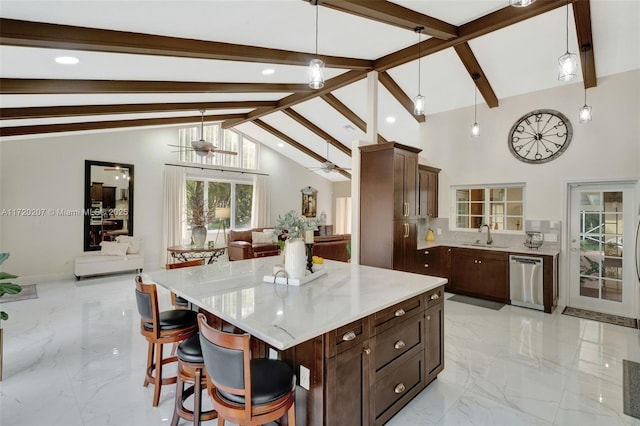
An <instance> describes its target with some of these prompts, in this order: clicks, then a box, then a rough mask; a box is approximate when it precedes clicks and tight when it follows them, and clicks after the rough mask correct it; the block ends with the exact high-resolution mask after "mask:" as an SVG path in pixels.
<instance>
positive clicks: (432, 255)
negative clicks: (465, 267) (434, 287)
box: [414, 247, 440, 276]
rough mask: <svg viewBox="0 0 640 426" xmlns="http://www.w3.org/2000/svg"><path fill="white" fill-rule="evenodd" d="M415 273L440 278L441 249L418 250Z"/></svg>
mask: <svg viewBox="0 0 640 426" xmlns="http://www.w3.org/2000/svg"><path fill="white" fill-rule="evenodd" d="M414 272H415V273H416V274H422V275H434V276H440V247H432V248H428V249H422V250H418V251H417V252H416V256H415V267H414Z"/></svg>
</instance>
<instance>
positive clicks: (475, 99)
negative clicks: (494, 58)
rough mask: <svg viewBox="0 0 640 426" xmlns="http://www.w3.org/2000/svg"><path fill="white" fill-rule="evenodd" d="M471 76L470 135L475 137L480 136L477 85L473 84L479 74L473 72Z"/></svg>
mask: <svg viewBox="0 0 640 426" xmlns="http://www.w3.org/2000/svg"><path fill="white" fill-rule="evenodd" d="M471 78H473V81H474V84H473V90H474V92H473V126H471V137H473V138H477V137H479V136H480V125H479V124H478V86H477V85H476V84H475V81H476V80H478V79H479V78H480V74H478V73H474V74H473V75H472V76H471Z"/></svg>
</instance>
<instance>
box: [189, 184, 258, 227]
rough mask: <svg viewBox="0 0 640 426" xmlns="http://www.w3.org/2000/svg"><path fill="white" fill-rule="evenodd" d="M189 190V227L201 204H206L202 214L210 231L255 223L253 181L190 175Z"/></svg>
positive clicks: (248, 225)
mask: <svg viewBox="0 0 640 426" xmlns="http://www.w3.org/2000/svg"><path fill="white" fill-rule="evenodd" d="M205 188H206V190H205ZM186 194H187V204H186V207H187V211H186V217H187V229H191V227H192V226H193V225H194V222H195V221H194V217H195V218H196V219H197V217H198V214H197V211H196V210H197V206H198V205H203V206H206V207H205V209H204V214H201V216H204V223H206V227H207V229H208V230H209V231H216V232H218V231H219V230H222V229H243V228H249V227H251V204H252V201H253V184H252V183H247V182H240V181H222V180H215V179H206V178H187V182H186ZM194 211H195V213H196V214H194Z"/></svg>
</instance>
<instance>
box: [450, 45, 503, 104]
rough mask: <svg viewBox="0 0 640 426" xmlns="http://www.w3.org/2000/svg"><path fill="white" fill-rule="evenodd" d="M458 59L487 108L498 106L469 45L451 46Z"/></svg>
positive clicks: (496, 98)
mask: <svg viewBox="0 0 640 426" xmlns="http://www.w3.org/2000/svg"><path fill="white" fill-rule="evenodd" d="M453 48H454V49H455V51H456V53H457V54H458V57H459V58H460V60H461V61H462V64H463V65H464V67H465V68H466V69H467V72H468V73H469V76H470V77H471V78H472V79H473V80H474V82H475V85H476V87H477V88H478V90H479V91H480V94H481V95H482V97H483V98H484V101H485V102H486V103H487V105H488V106H489V108H495V107H497V106H498V97H497V96H496V94H495V92H494V91H493V89H492V88H491V84H490V83H489V80H487V76H486V75H485V74H484V71H482V67H480V64H479V63H478V60H477V59H476V56H475V55H474V54H473V51H472V50H471V47H470V46H469V43H467V42H464V43H460V44H457V45H455V46H453Z"/></svg>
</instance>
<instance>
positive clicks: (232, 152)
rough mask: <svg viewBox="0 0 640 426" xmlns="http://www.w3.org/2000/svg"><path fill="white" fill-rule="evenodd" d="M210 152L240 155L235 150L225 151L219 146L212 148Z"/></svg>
mask: <svg viewBox="0 0 640 426" xmlns="http://www.w3.org/2000/svg"><path fill="white" fill-rule="evenodd" d="M209 152H211V153H213V154H227V155H238V153H237V152H235V151H225V150H224V149H218V148H213V149H210V150H209Z"/></svg>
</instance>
